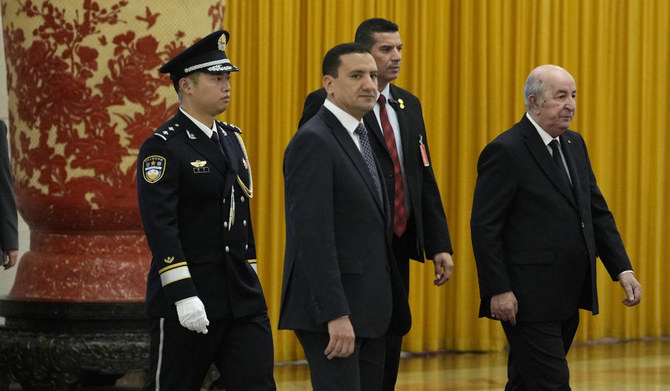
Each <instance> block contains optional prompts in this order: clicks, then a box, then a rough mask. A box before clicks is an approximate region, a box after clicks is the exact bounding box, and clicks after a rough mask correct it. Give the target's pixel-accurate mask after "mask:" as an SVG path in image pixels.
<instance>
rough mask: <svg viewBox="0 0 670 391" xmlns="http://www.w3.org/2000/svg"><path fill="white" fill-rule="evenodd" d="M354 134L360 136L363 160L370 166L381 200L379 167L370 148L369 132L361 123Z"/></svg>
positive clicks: (369, 169)
mask: <svg viewBox="0 0 670 391" xmlns="http://www.w3.org/2000/svg"><path fill="white" fill-rule="evenodd" d="M354 133H356V134H357V135H358V141H359V142H360V144H361V154H362V155H363V160H365V164H366V165H367V166H368V171H370V176H372V181H373V182H374V183H375V188H377V197H379V200H380V201H381V199H382V190H381V185H380V184H379V175H377V166H376V165H375V158H374V156H373V155H372V148H371V147H370V140H369V139H368V130H367V129H365V125H363V123H362V122H361V123H359V124H358V126H357V127H356V130H354Z"/></svg>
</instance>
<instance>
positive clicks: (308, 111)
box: [298, 88, 328, 129]
mask: <svg viewBox="0 0 670 391" xmlns="http://www.w3.org/2000/svg"><path fill="white" fill-rule="evenodd" d="M327 95H328V94H327V93H326V90H325V89H323V88H321V89H319V90H316V91H312V92H311V93H310V94H309V95H307V98H305V105H304V107H303V108H302V117H300V122H299V123H298V129H299V128H300V127H302V126H303V125H304V124H305V122H307V121H309V120H310V118H312V117H314V116H315V115H316V113H318V112H319V109H320V108H321V106H323V102H324V101H325V100H326V97H327Z"/></svg>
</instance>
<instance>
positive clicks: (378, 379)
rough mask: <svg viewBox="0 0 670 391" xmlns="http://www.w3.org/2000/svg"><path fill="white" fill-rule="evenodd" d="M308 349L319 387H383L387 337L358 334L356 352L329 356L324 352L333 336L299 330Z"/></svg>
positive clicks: (338, 390)
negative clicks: (361, 335)
mask: <svg viewBox="0 0 670 391" xmlns="http://www.w3.org/2000/svg"><path fill="white" fill-rule="evenodd" d="M295 334H296V336H297V337H298V340H299V341H300V344H301V345H302V348H303V350H304V351H305V356H306V357H307V362H308V363H309V373H310V375H311V378H312V389H313V390H315V391H325V390H330V391H344V390H346V391H377V390H381V387H382V377H383V373H384V343H385V340H386V338H385V337H384V336H381V337H379V338H356V343H355V347H354V352H353V353H352V354H351V355H350V356H349V357H345V358H340V357H335V358H333V359H332V360H329V359H328V357H326V355H325V354H323V352H324V351H325V350H326V346H328V341H329V340H330V337H329V336H328V334H327V333H314V332H309V331H302V330H295Z"/></svg>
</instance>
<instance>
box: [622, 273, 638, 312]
mask: <svg viewBox="0 0 670 391" xmlns="http://www.w3.org/2000/svg"><path fill="white" fill-rule="evenodd" d="M619 283H620V284H621V287H622V288H623V290H624V291H625V292H626V298H625V299H623V301H622V303H624V304H625V305H627V306H629V307H632V306H634V305H638V304H640V301H641V300H642V286H641V285H640V283H639V282H637V279H635V275H633V273H621V274H620V275H619Z"/></svg>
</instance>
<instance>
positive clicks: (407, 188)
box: [300, 18, 454, 390]
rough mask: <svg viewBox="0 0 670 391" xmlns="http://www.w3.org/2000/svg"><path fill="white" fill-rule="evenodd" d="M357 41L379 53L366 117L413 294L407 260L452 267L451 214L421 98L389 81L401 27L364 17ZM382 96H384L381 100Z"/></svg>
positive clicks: (389, 370) (445, 272)
mask: <svg viewBox="0 0 670 391" xmlns="http://www.w3.org/2000/svg"><path fill="white" fill-rule="evenodd" d="M356 42H358V43H360V44H362V45H363V46H365V47H366V48H367V49H368V50H369V51H370V53H372V56H373V57H374V58H375V62H376V64H377V70H378V77H377V82H378V90H379V94H378V101H377V103H376V104H375V106H374V110H371V111H369V112H368V113H367V114H365V116H364V117H363V119H364V122H365V126H366V127H367V129H368V131H369V133H370V134H371V136H370V144H371V145H372V150H373V151H374V154H375V156H376V158H377V160H378V162H379V164H380V166H381V170H382V174H383V176H384V179H385V181H386V192H387V196H388V199H389V202H390V204H391V206H390V209H391V212H392V214H393V222H394V230H393V231H394V234H393V255H394V258H395V261H396V262H397V264H398V268H399V270H400V274H401V276H402V280H403V283H404V285H405V290H406V292H407V293H408V294H409V260H410V258H411V259H415V260H417V261H421V262H423V260H424V254H425V256H426V257H427V258H429V259H432V260H433V262H434V269H435V277H436V278H435V281H434V284H435V285H437V286H440V285H442V284H444V283H445V282H446V281H447V280H448V279H449V278H450V277H451V272H452V270H453V267H454V263H453V261H452V259H451V254H452V253H453V251H452V247H451V240H450V238H449V230H448V228H447V219H446V217H445V214H444V208H443V207H442V200H441V198H440V192H439V189H438V187H437V182H436V181H435V174H434V173H433V168H432V165H431V163H430V152H429V149H428V139H427V138H426V129H425V125H424V122H423V113H422V111H421V103H420V102H419V99H418V98H417V97H416V96H414V95H412V94H411V93H410V92H409V91H406V90H404V89H402V88H400V87H397V86H395V85H393V84H391V81H393V80H395V79H396V78H397V77H398V74H399V72H400V61H401V58H402V56H401V50H402V41H401V39H400V33H399V32H398V26H397V25H396V24H395V23H393V22H391V21H389V20H385V19H380V18H373V19H368V20H365V21H363V22H362V23H361V24H360V25H359V26H358V29H357V30H356ZM325 99H326V91H325V90H324V89H320V90H317V91H314V92H312V93H310V94H309V95H308V96H307V99H306V100H305V107H304V109H303V113H302V118H301V119H300V126H302V125H303V124H304V123H305V122H306V121H307V120H309V119H310V118H311V117H313V116H314V115H315V114H316V112H317V111H318V110H319V109H320V108H321V106H322V104H323V101H324V100H325ZM382 100H383V101H382ZM401 347H402V336H401V335H397V334H394V333H392V332H391V333H390V334H389V335H388V336H387V342H386V360H385V367H386V368H385V371H384V388H383V389H384V390H393V389H394V387H395V382H396V377H397V374H398V364H399V360H400V351H401Z"/></svg>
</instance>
